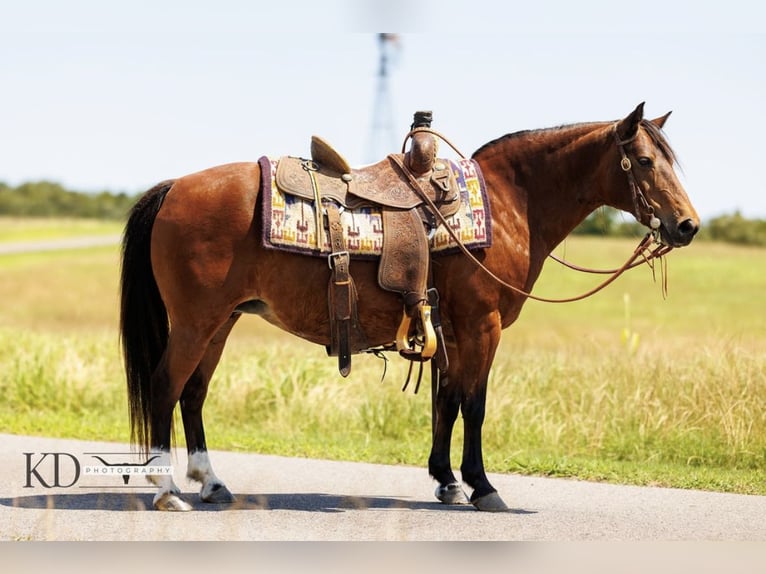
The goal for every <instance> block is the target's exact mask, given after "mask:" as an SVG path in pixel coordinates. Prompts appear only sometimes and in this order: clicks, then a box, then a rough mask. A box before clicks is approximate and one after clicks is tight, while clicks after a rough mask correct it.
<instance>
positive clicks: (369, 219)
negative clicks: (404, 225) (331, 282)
mask: <svg viewBox="0 0 766 574" xmlns="http://www.w3.org/2000/svg"><path fill="white" fill-rule="evenodd" d="M444 161H447V162H448V163H449V164H450V167H451V169H452V171H453V174H454V176H455V180H456V181H457V183H458V187H459V189H460V201H461V206H460V209H458V211H457V213H456V214H455V215H453V216H452V217H449V218H448V219H447V221H448V222H449V224H450V227H451V228H452V229H453V230H454V231H455V232H456V234H457V235H458V236H459V237H460V238H461V240H462V241H463V244H464V245H465V246H466V247H467V248H469V249H480V248H483V247H489V246H490V245H491V244H492V216H491V212H490V205H489V200H488V198H487V191H486V187H485V185H484V178H483V177H482V175H481V170H480V169H479V166H478V165H477V164H476V162H474V161H473V160H470V159H460V160H457V161H452V160H444ZM258 162H259V164H260V167H261V174H262V175H261V177H262V180H263V181H262V189H263V206H264V209H263V210H262V217H263V244H264V246H265V247H267V248H271V249H281V250H286V251H291V252H294V253H302V254H306V255H315V256H327V255H329V254H330V252H331V249H330V244H329V237H328V234H327V233H322V237H323V240H324V241H323V242H322V245H317V230H316V222H315V218H314V205H313V202H312V201H310V200H306V199H303V198H300V197H297V196H294V195H290V194H287V193H284V192H283V191H282V190H280V189H279V188H278V186H277V184H276V179H275V175H276V172H277V166H278V163H279V160H278V159H273V158H268V157H265V156H264V157H262V158H260V159H259V160H258ZM340 217H341V222H342V223H343V226H344V228H345V231H346V244H347V249H348V251H349V254H350V255H351V257H353V258H366V259H370V258H376V257H380V255H381V253H382V249H383V233H384V229H383V217H382V212H381V209H380V208H378V207H360V208H356V209H353V210H351V209H347V210H344V211H343V212H342V213H341V216H340ZM430 244H431V251H432V252H447V253H449V252H451V251H457V250H458V247H457V245H456V243H455V241H454V240H453V239H452V237H451V236H450V234H449V233H448V232H447V230H446V229H444V226H443V225H439V227H437V229H436V231H435V233H434V234H433V236H432V238H431V240H430Z"/></svg>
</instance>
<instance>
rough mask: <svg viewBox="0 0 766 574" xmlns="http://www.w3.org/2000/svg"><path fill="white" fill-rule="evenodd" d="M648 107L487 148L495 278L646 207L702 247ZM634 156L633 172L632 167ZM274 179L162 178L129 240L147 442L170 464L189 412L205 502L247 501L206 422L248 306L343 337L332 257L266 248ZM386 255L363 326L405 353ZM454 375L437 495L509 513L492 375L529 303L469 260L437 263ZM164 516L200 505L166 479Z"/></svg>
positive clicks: (436, 408) (308, 335)
mask: <svg viewBox="0 0 766 574" xmlns="http://www.w3.org/2000/svg"><path fill="white" fill-rule="evenodd" d="M643 107H644V104H643V103H642V104H640V105H639V106H637V107H636V108H635V109H634V110H633V111H632V112H631V113H630V114H628V115H627V116H626V117H624V118H623V119H620V120H618V121H608V122H590V123H580V124H573V125H565V126H560V127H555V128H549V129H541V130H533V131H521V132H518V133H512V134H507V135H504V136H502V137H500V138H498V139H495V140H493V141H490V142H489V143H487V144H485V145H483V146H482V147H480V148H479V149H478V150H477V151H476V152H475V153H474V154H473V156H472V157H473V159H474V160H475V161H476V162H477V163H478V165H479V166H480V169H481V172H482V173H483V176H484V180H485V182H486V188H487V194H488V197H489V200H490V204H491V214H492V223H493V243H492V245H491V246H490V247H487V248H484V249H480V250H478V251H476V252H475V253H476V257H477V259H478V260H480V261H481V264H483V265H484V266H485V267H486V268H487V269H488V270H489V271H491V273H492V274H494V275H495V276H496V277H497V278H499V279H501V280H502V281H503V282H505V283H507V284H509V285H511V286H514V287H516V288H517V289H520V290H522V291H524V292H527V293H528V292H530V291H531V290H532V287H533V286H534V284H535V281H536V280H537V278H538V276H539V275H540V272H541V270H542V268H543V263H544V261H545V259H546V257H548V255H549V254H551V252H552V251H553V249H554V248H555V247H556V246H557V245H558V244H559V243H560V242H561V241H562V240H563V239H564V238H566V237H567V235H568V234H569V233H570V232H571V231H572V230H573V229H574V228H575V227H576V226H577V225H578V224H579V223H580V222H582V221H583V220H584V219H585V218H586V217H587V216H588V214H590V213H591V212H592V211H593V210H595V209H596V208H598V207H601V206H604V205H608V206H612V207H614V208H617V209H620V210H623V211H626V212H628V213H631V214H632V215H633V216H634V217H635V218H636V219H637V220H638V221H639V222H640V223H642V224H644V225H646V226H647V227H649V226H651V227H653V228H656V231H657V235H658V237H660V238H661V242H662V243H663V244H665V245H667V246H671V247H681V246H685V245H688V244H689V243H690V242H691V240H692V238H693V237H694V235H695V233H696V232H697V230H698V229H699V217H698V215H697V213H696V211H695V209H694V207H693V206H692V205H691V203H690V201H689V199H688V197H687V195H686V192H685V191H684V189H683V187H682V186H681V184H680V182H679V180H678V178H677V176H676V174H675V171H674V163H675V156H674V153H673V151H672V149H671V147H670V146H669V144H668V142H667V140H666V138H665V137H664V135H663V132H662V131H661V128H662V127H663V126H664V124H665V122H666V120H667V118H668V116H669V115H670V114H669V113H668V114H666V115H665V116H662V117H660V118H658V119H654V120H648V119H645V118H644V114H643ZM626 161H627V162H629V163H628V164H626ZM261 185H262V184H261V173H260V168H259V164H258V163H255V162H252V163H251V162H243V163H232V164H227V165H221V166H218V167H213V168H210V169H206V170H204V171H200V172H198V173H194V174H190V175H186V176H183V177H180V178H178V179H175V180H168V181H164V182H162V183H159V184H158V185H156V186H155V187H153V188H152V189H150V190H149V191H147V192H146V193H145V194H144V195H142V196H141V197H140V198H139V200H138V201H137V202H136V204H135V206H134V207H133V208H132V210H131V212H130V215H129V219H128V222H127V224H126V228H125V231H124V236H123V244H122V267H121V313H120V335H121V337H120V338H121V344H122V349H123V355H124V362H125V369H126V374H127V384H128V395H129V407H130V421H131V439H132V440H133V442H134V443H137V444H139V445H140V446H141V448H142V450H143V451H146V452H148V451H149V450H150V449H151V451H152V452H157V451H158V452H160V453H162V458H161V460H160V461H159V463H158V464H165V465H169V464H170V449H171V434H172V433H171V422H172V414H173V411H174V409H175V406H176V404H177V403H179V402H180V410H181V416H182V422H183V428H184V433H185V437H186V443H187V451H188V472H187V476H188V477H189V478H191V479H193V480H196V481H199V482H201V489H200V497H201V499H202V500H203V501H205V502H212V503H225V502H231V501H232V500H233V496H232V494H231V493H230V491H229V490H228V488H227V487H226V486H225V485H224V483H223V482H222V481H221V480H220V479H219V478H218V477H217V476H216V474H215V473H214V471H213V468H212V466H211V463H210V459H209V457H208V453H207V444H206V442H205V433H204V428H203V421H202V406H203V404H204V402H205V397H206V395H207V392H208V385H209V383H210V379H211V377H212V376H213V372H214V371H215V368H216V365H217V364H218V362H219V360H220V358H221V353H222V351H223V349H224V345H225V343H226V339H227V337H228V336H229V334H230V332H231V330H232V327H233V326H234V324H235V323H236V322H237V320H238V319H239V318H240V316H241V315H242V313H243V312H249V313H255V314H257V315H260V316H261V317H262V318H264V319H265V320H266V321H268V322H269V323H272V324H273V325H276V326H277V327H280V328H281V329H283V330H285V331H287V332H289V333H292V334H294V335H297V336H299V337H302V338H303V339H306V340H308V341H311V342H313V343H317V344H320V345H328V344H329V343H330V336H331V335H330V317H329V311H328V306H327V291H326V286H327V283H328V277H329V274H330V272H331V271H330V270H329V269H328V265H327V262H326V261H325V260H324V259H322V258H318V257H307V256H304V255H300V254H294V253H288V252H283V251H277V250H273V249H266V248H264V246H263V245H262V243H261V227H262V223H261V219H260V217H259V213H260V210H261V209H262V193H261V189H262V188H261ZM376 273H377V264H376V262H375V261H365V260H358V261H357V260H355V261H354V263H353V265H351V275H352V276H353V279H354V281H355V284H356V288H357V291H358V316H359V322H360V323H361V324H362V325H363V327H364V330H365V333H366V335H367V338H368V341H369V343H370V345H371V346H381V345H386V344H390V343H391V341H393V340H394V337H395V334H396V331H397V326H398V324H399V319H400V317H401V305H402V303H401V298H400V296H399V295H397V294H396V293H392V292H389V291H384V290H382V289H381V288H380V287H379V286H378V281H377V278H376ZM433 278H434V282H435V285H436V287H437V289H438V292H439V294H440V299H441V303H440V309H441V314H442V326H443V330H444V336H445V339H446V345H447V356H448V360H449V367H448V370H447V372H446V373H445V374H444V375H443V379H442V381H441V383H442V384H441V385H440V386H439V388H438V394H436V396H435V397H434V399H433V400H434V405H433V417H434V420H433V442H432V446H431V452H430V456H429V459H428V470H429V472H430V474H431V476H432V477H433V478H434V479H435V480H436V481H437V482H438V486H437V489H436V496H437V498H438V499H439V500H441V501H442V502H444V503H448V504H459V503H460V504H465V503H468V502H469V500H470V503H472V504H473V505H474V506H475V507H476V508H477V509H479V510H487V511H502V510H507V506H506V505H505V503H504V502H503V500H502V498H501V497H500V496H499V495H498V493H497V491H496V490H495V488H494V487H493V486H492V485H491V484H490V482H489V480H488V479H487V475H486V473H485V470H484V461H483V455H482V434H481V433H482V424H483V422H484V416H485V402H486V393H487V378H488V376H489V372H490V366H491V365H492V361H493V359H494V356H495V351H496V349H497V346H498V342H499V340H500V334H501V331H502V330H503V329H505V328H507V327H509V326H510V325H511V324H512V323H513V322H514V321H516V319H517V318H518V316H519V313H520V311H521V308H522V306H523V304H524V302H525V301H526V299H527V296H525V295H524V294H520V293H519V292H517V291H514V290H510V289H508V288H507V286H503V285H502V284H500V283H499V282H498V281H496V280H495V278H493V277H491V276H490V275H489V274H488V273H485V272H482V270H480V269H478V268H477V266H476V263H475V262H474V261H471V260H470V259H469V258H468V257H466V256H465V255H464V254H462V253H452V254H444V255H439V254H436V255H435V256H434V263H433ZM458 412H461V413H462V417H463V425H464V444H463V455H462V463H461V466H460V471H461V475H462V481H463V482H464V483H465V484H466V485H467V486H468V487H470V488H471V489H472V492H471V495H470V499H468V498H467V496H466V494H465V492H464V491H463V488H462V486H461V483H460V482H458V480H457V479H456V477H455V474H454V473H453V470H452V467H451V462H450V444H451V437H452V431H453V426H454V423H455V421H456V419H457V415H458ZM152 481H153V482H154V484H155V485H156V486H157V487H158V490H157V492H156V495H155V496H154V500H153V504H154V507H155V508H157V509H160V510H189V509H190V508H191V506H190V505H189V504H188V503H186V502H185V501H184V500H182V498H181V497H180V490H179V489H178V487H177V486H176V485H175V483H174V481H173V478H172V476H164V475H163V476H155V477H152Z"/></svg>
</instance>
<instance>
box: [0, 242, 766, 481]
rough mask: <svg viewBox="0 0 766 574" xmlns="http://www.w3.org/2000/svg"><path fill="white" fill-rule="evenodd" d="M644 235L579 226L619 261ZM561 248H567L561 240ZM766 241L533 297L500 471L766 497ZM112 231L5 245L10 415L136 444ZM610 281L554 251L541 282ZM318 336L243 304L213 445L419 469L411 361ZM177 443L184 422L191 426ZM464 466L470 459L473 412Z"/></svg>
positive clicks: (503, 425) (494, 426) (511, 335)
mask: <svg viewBox="0 0 766 574" xmlns="http://www.w3.org/2000/svg"><path fill="white" fill-rule="evenodd" d="M631 249H632V244H631V242H629V241H624V240H611V239H609V240H604V239H602V240H598V239H588V238H577V239H571V240H569V241H568V242H567V245H566V253H565V254H566V256H567V257H568V258H569V259H572V260H573V261H576V262H578V263H582V264H584V265H599V266H616V265H619V264H620V263H621V262H622V260H624V259H625V258H626V257H627V254H628V253H629V252H630V250H631ZM561 251H563V250H560V252H561ZM765 264H766V250H763V249H753V248H743V247H733V246H727V245H720V244H715V243H704V242H701V243H697V244H695V245H693V246H692V247H689V248H688V249H684V250H678V251H675V252H673V253H671V255H670V258H669V288H670V292H669V296H668V298H667V300H663V298H662V294H661V289H660V284H659V283H660V282H659V279H658V282H657V283H656V284H655V283H654V282H652V277H651V272H650V271H648V270H647V269H643V268H641V269H637V270H634V271H632V272H631V273H630V274H629V275H628V276H626V277H623V278H621V279H619V280H618V281H617V282H616V283H614V284H613V285H612V286H610V287H608V288H607V289H606V290H605V291H604V292H602V293H601V294H599V295H597V296H595V297H593V298H591V299H589V300H588V301H585V302H581V303H572V304H566V305H548V304H543V303H535V302H530V303H528V304H527V307H526V308H525V310H524V312H523V313H522V316H521V318H520V319H519V321H518V322H517V324H516V325H514V326H513V327H511V328H510V329H509V330H507V331H506V332H505V334H504V338H503V341H502V343H501V347H500V349H499V351H498V354H497V359H496V362H495V366H494V369H493V372H492V375H491V379H490V384H489V394H488V407H487V419H486V423H485V427H484V453H485V459H486V463H487V467H488V470H490V471H495V472H522V473H532V474H541V475H549V476H573V477H578V478H583V479H589V480H608V481H614V482H622V483H632V484H651V485H666V486H676V487H682V488H704V489H712V490H720V491H731V492H742V493H755V494H766V481H764V471H765V470H766V361H764V358H765V356H764V348H766V319H764V316H763V313H762V307H763V301H764V295H763V294H764V293H765V292H766V276H764V274H763V272H762V270H763V269H764V265H765ZM118 269H119V261H118V252H117V248H116V247H106V248H98V249H89V250H83V251H69V252H56V253H47V254H27V255H14V256H4V257H0V300H2V301H3V303H2V304H1V305H0V396H2V397H3V398H2V400H1V401H0V430H2V431H3V432H14V433H29V434H37V435H47V436H62V437H74V438H83V439H103V440H118V441H124V440H126V439H127V437H128V422H127V421H128V416H127V406H126V399H125V391H124V379H123V374H122V367H121V362H120V356H119V349H118V341H117V332H116V329H117V313H118V312H117V305H118V299H117V275H118ZM598 281H599V279H598V278H597V277H593V276H584V275H580V274H577V273H574V272H572V271H567V270H565V269H563V268H560V267H559V266H558V265H557V264H555V263H553V262H550V263H548V264H547V266H546V269H545V271H544V274H543V277H542V279H541V280H540V282H539V283H538V285H537V287H536V291H537V292H539V293H541V294H546V295H552V296H563V295H571V294H573V293H578V292H581V291H583V290H585V288H587V287H590V286H592V285H594V284H595V283H596V282H598ZM390 358H391V360H390V362H389V366H388V373H387V375H386V377H385V380H384V381H383V382H381V380H380V378H381V375H382V372H383V364H382V362H381V361H380V360H379V359H376V358H374V357H367V356H358V357H354V360H353V362H354V367H353V371H352V374H351V376H350V377H349V378H348V379H342V378H341V377H340V376H339V375H338V374H337V370H336V362H335V359H332V358H327V357H326V356H325V353H324V350H323V349H322V348H321V347H319V346H314V345H311V344H308V343H305V342H303V341H300V340H298V339H295V338H293V337H291V336H289V335H286V334H284V333H281V332H279V331H277V330H276V329H274V328H272V327H270V326H269V325H267V324H265V323H264V322H263V321H261V320H260V319H257V318H254V317H245V318H243V319H242V320H241V321H240V323H239V324H238V326H237V328H236V329H235V331H234V333H233V335H232V337H231V339H230V342H229V345H228V347H227V350H226V352H225V354H224V358H223V361H222V363H221V365H220V367H219V370H218V372H217V373H216V377H215V379H214V381H213V383H212V385H211V392H210V396H209V398H208V402H207V403H206V411H205V418H206V428H207V434H208V443H209V444H210V446H211V448H216V449H232V450H244V451H257V452H263V453H276V454H286V455H296V456H316V457H324V458H335V459H345V460H364V461H371V462H383V463H406V464H412V465H417V466H423V467H424V466H425V464H426V460H427V457H428V450H429V447H430V428H431V422H430V398H429V392H428V391H429V389H428V384H427V383H425V384H424V386H423V388H422V389H421V391H420V393H419V394H418V395H413V394H412V387H410V389H409V390H408V391H407V392H405V393H402V392H400V387H401V385H402V382H403V380H404V376H405V371H406V365H405V364H404V362H403V361H402V360H399V359H398V358H397V357H395V356H394V355H392V356H391V357H390ZM178 438H179V440H180V441H181V442H182V441H183V433H182V432H179V433H178ZM453 442H454V451H453V464H454V466H455V467H458V466H459V460H460V459H459V457H460V445H461V442H462V430H461V425H460V424H458V425H456V433H455V439H454V441H453Z"/></svg>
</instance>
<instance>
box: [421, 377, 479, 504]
mask: <svg viewBox="0 0 766 574" xmlns="http://www.w3.org/2000/svg"><path fill="white" fill-rule="evenodd" d="M432 392H433V393H434V396H433V397H432V400H434V401H435V405H434V411H433V417H434V421H433V426H434V433H433V443H432V446H431V456H430V457H429V458H428V472H429V473H430V474H431V476H433V477H434V478H435V479H436V480H437V481H438V482H439V486H437V487H436V493H435V494H436V498H438V499H439V500H441V501H442V502H443V503H444V504H468V503H469V501H468V497H467V496H466V494H465V492H463V489H462V488H461V486H460V482H458V480H457V479H456V478H455V474H454V473H453V472H452V465H451V463H450V449H451V445H452V430H453V427H454V425H455V420H456V419H457V413H458V411H459V409H460V402H461V392H460V389H459V388H458V387H457V386H456V385H450V384H449V379H448V378H447V376H446V375H445V376H444V377H443V378H442V380H441V385H440V386H439V387H438V388H434V389H433V390H432Z"/></svg>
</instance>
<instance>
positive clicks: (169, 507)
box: [153, 492, 192, 512]
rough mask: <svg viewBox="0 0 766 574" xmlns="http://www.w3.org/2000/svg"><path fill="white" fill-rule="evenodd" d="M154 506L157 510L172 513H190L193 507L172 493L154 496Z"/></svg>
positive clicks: (160, 493)
mask: <svg viewBox="0 0 766 574" xmlns="http://www.w3.org/2000/svg"><path fill="white" fill-rule="evenodd" d="M153 504H154V508H156V509H157V510H166V511H170V512H188V511H189V510H191V509H192V507H191V505H189V504H188V503H186V502H184V501H183V500H181V499H180V498H178V496H177V495H175V494H174V493H172V492H158V493H157V494H156V495H155V496H154V501H153Z"/></svg>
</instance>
